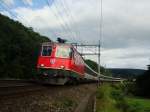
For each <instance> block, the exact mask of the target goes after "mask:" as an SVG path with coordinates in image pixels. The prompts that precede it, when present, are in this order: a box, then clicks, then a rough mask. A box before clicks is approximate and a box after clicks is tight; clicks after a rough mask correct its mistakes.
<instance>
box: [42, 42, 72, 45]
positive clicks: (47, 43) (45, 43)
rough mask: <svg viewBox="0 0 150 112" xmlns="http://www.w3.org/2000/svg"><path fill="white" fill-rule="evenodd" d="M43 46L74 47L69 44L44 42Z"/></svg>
mask: <svg viewBox="0 0 150 112" xmlns="http://www.w3.org/2000/svg"><path fill="white" fill-rule="evenodd" d="M42 45H65V46H72V45H71V44H69V43H58V42H43V43H42Z"/></svg>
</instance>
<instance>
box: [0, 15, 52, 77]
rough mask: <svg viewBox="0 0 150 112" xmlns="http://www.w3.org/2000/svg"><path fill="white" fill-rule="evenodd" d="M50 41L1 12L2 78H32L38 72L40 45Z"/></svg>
mask: <svg viewBox="0 0 150 112" xmlns="http://www.w3.org/2000/svg"><path fill="white" fill-rule="evenodd" d="M45 41H50V40H49V39H48V38H47V37H45V36H41V35H40V34H39V33H36V32H34V31H33V30H32V28H27V27H25V26H23V25H22V24H21V23H19V22H18V21H14V20H12V19H10V18H8V17H6V16H3V15H1V14H0V78H31V77H32V76H33V75H35V74H36V73H35V72H36V62H37V57H38V52H39V46H40V44H41V43H42V42H45Z"/></svg>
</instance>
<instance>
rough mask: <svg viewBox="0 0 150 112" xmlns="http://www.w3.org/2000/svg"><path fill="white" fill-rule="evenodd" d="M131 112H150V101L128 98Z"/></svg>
mask: <svg viewBox="0 0 150 112" xmlns="http://www.w3.org/2000/svg"><path fill="white" fill-rule="evenodd" d="M126 102H127V104H128V105H129V109H128V110H129V111H131V112H150V99H143V98H137V97H126Z"/></svg>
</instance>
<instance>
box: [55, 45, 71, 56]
mask: <svg viewBox="0 0 150 112" xmlns="http://www.w3.org/2000/svg"><path fill="white" fill-rule="evenodd" d="M70 53H71V50H70V48H69V47H65V46H57V51H56V57H61V58H69V57H70Z"/></svg>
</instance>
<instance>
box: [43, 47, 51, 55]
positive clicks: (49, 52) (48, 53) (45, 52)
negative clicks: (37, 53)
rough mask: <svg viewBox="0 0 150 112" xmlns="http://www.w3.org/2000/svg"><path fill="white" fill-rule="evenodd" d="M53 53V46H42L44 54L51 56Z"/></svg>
mask: <svg viewBox="0 0 150 112" xmlns="http://www.w3.org/2000/svg"><path fill="white" fill-rule="evenodd" d="M51 53H52V47H51V46H43V47H42V56H50V55H51Z"/></svg>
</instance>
